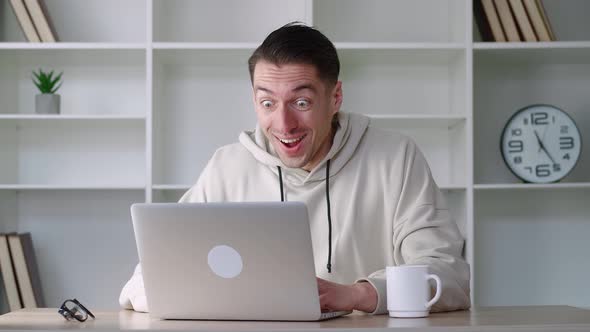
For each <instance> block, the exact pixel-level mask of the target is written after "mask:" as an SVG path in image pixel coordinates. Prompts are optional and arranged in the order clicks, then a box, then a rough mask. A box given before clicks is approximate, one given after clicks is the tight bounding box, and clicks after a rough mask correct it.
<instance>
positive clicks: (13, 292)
mask: <svg viewBox="0 0 590 332" xmlns="http://www.w3.org/2000/svg"><path fill="white" fill-rule="evenodd" d="M0 272H1V274H2V280H3V284H4V292H5V294H6V300H7V302H8V309H9V310H10V311H14V310H18V309H21V308H22V303H21V300H20V294H19V291H18V285H17V283H16V276H15V274H14V267H13V264H12V257H11V255H10V247H9V246H8V237H7V235H6V234H0Z"/></svg>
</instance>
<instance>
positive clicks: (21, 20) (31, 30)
mask: <svg viewBox="0 0 590 332" xmlns="http://www.w3.org/2000/svg"><path fill="white" fill-rule="evenodd" d="M10 5H11V7H12V11H13V12H14V15H15V16H16V19H17V21H18V24H19V25H20V28H21V30H22V31H23V33H24V35H25V37H26V38H27V40H28V41H30V42H34V43H39V42H41V39H40V38H39V35H38V34H37V30H36V29H35V26H34V25H33V21H32V20H31V17H30V16H29V12H28V11H27V7H25V3H24V2H23V0H10Z"/></svg>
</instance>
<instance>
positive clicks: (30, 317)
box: [0, 306, 590, 332]
mask: <svg viewBox="0 0 590 332" xmlns="http://www.w3.org/2000/svg"><path fill="white" fill-rule="evenodd" d="M95 314H96V320H94V321H93V320H88V321H86V322H84V323H79V322H68V321H66V320H64V319H63V317H61V316H60V315H59V314H58V313H57V309H51V308H50V309H32V310H31V309H23V310H19V311H15V312H11V313H8V314H5V315H2V316H0V329H2V330H6V329H10V330H72V329H74V330H75V329H84V330H127V329H139V330H153V331H156V330H158V331H164V330H165V331H176V330H193V331H269V330H275V331H320V330H323V331H326V330H328V329H337V330H349V331H352V330H354V331H355V332H360V331H372V332H375V331H385V330H392V329H395V330H396V331H498V330H500V331H510V330H514V329H516V328H518V330H519V331H590V310H584V309H578V308H574V307H567V306H537V307H491V308H480V309H472V310H470V311H456V312H448V313H436V314H431V315H430V317H428V318H397V319H394V318H389V316H387V315H379V316H369V315H365V314H362V313H354V314H352V315H349V316H345V317H340V318H337V319H332V320H328V321H323V322H244V321H188V320H167V321H163V320H157V319H151V318H150V317H149V315H148V314H144V313H137V312H133V311H128V310H123V311H112V312H96V313H95Z"/></svg>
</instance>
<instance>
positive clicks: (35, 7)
mask: <svg viewBox="0 0 590 332" xmlns="http://www.w3.org/2000/svg"><path fill="white" fill-rule="evenodd" d="M10 4H11V5H12V10H13V11H14V15H16V18H17V20H18V23H19V24H20V27H21V29H22V30H23V33H24V34H25V37H26V38H27V40H28V41H30V42H37V43H39V42H56V41H57V35H56V33H55V29H54V28H53V26H52V24H51V20H50V19H49V15H48V13H47V8H46V7H45V4H44V2H43V0H10Z"/></svg>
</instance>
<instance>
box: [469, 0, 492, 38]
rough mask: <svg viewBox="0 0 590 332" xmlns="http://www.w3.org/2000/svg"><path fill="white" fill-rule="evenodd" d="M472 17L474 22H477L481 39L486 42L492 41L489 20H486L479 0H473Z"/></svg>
mask: <svg viewBox="0 0 590 332" xmlns="http://www.w3.org/2000/svg"><path fill="white" fill-rule="evenodd" d="M473 17H474V18H475V23H476V24H477V28H478V30H479V34H480V35H481V40H482V41H486V42H487V41H494V35H493V33H492V29H491V27H490V22H488V19H487V17H486V14H485V12H484V9H483V7H482V5H481V1H480V0H475V1H473Z"/></svg>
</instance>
